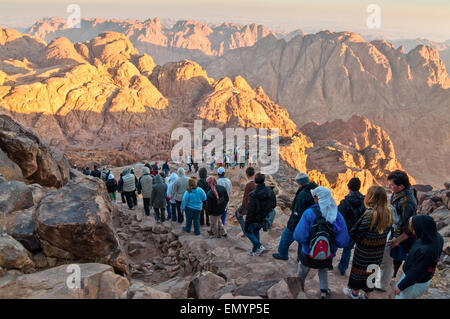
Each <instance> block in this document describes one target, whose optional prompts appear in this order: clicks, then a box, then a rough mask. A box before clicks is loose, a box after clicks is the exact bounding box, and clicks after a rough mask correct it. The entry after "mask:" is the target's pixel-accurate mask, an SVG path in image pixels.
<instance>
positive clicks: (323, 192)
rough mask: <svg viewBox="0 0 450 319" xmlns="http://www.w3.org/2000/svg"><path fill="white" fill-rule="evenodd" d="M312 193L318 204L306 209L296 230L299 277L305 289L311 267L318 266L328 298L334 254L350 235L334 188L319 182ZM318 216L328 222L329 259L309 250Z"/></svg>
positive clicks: (322, 286)
mask: <svg viewBox="0 0 450 319" xmlns="http://www.w3.org/2000/svg"><path fill="white" fill-rule="evenodd" d="M311 195H312V196H313V198H314V202H315V204H314V205H312V206H311V207H309V208H308V209H307V210H305V212H304V213H303V215H302V218H301V219H300V221H299V223H298V225H297V227H296V228H295V231H294V239H295V240H296V241H298V242H299V243H300V244H301V246H302V251H301V253H300V262H299V263H298V273H297V277H298V278H299V280H300V283H301V287H302V289H303V290H304V288H305V279H306V276H307V275H308V273H309V271H310V269H311V268H313V269H318V271H319V272H318V274H319V283H320V293H321V298H322V299H329V298H330V294H331V291H330V290H329V289H328V270H332V269H333V258H334V257H335V256H336V251H337V248H338V247H339V248H343V247H346V246H347V245H348V241H349V235H348V231H347V226H346V225H345V220H344V217H343V216H342V215H341V213H340V212H339V210H338V208H337V205H336V203H335V201H334V199H333V197H332V196H331V191H330V190H329V189H327V188H325V187H322V186H319V187H316V188H315V189H312V190H311ZM319 217H322V218H324V219H325V222H326V225H327V227H328V226H329V227H328V228H329V232H327V236H328V238H327V239H328V244H329V245H326V246H328V249H329V251H327V253H330V254H331V256H330V258H329V257H327V258H326V259H320V258H321V257H322V256H318V255H316V252H315V251H311V252H310V245H311V243H310V239H311V235H316V234H314V233H312V231H313V226H315V227H314V230H315V229H317V225H318V224H317V221H316V220H317V219H318V218H319ZM320 220H323V219H320ZM322 225H324V224H322ZM330 232H331V233H330ZM322 243H324V240H322ZM330 245H331V247H330ZM324 246H325V245H324ZM319 248H321V247H319ZM310 254H313V255H314V256H315V257H316V259H313V258H311V257H310Z"/></svg>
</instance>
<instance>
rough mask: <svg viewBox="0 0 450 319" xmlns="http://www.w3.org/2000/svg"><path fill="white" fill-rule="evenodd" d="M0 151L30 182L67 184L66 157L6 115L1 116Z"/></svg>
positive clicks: (51, 185) (67, 168)
mask: <svg viewBox="0 0 450 319" xmlns="http://www.w3.org/2000/svg"><path fill="white" fill-rule="evenodd" d="M0 149H1V150H2V151H3V152H4V153H5V154H6V155H7V157H8V158H9V162H14V163H15V164H16V165H17V166H19V167H20V169H21V171H22V175H23V177H24V178H26V179H27V180H28V181H29V182H32V183H38V184H41V185H43V186H49V187H61V186H63V185H64V184H66V183H67V182H68V179H69V162H68V161H67V159H66V158H65V157H64V155H63V154H62V153H61V152H59V151H57V150H55V149H52V148H50V147H49V146H48V145H47V144H46V143H45V142H43V141H42V140H41V139H40V138H39V137H38V136H37V135H36V134H34V133H33V132H32V131H30V130H28V129H26V128H24V127H23V126H22V125H20V124H18V123H16V122H15V121H13V120H12V119H11V118H10V117H9V116H7V115H0ZM9 166H11V165H9ZM15 170H17V168H15ZM9 171H11V170H9ZM11 172H12V171H11ZM5 176H6V175H5Z"/></svg>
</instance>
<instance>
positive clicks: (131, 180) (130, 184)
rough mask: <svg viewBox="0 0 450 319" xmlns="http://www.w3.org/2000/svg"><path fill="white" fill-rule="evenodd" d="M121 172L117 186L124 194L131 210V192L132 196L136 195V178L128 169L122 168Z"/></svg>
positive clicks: (132, 202) (132, 203) (132, 201)
mask: <svg viewBox="0 0 450 319" xmlns="http://www.w3.org/2000/svg"><path fill="white" fill-rule="evenodd" d="M122 174H123V176H122V178H121V179H120V180H119V185H118V187H119V189H121V190H122V192H123V194H124V196H125V199H126V201H127V205H128V208H129V209H130V210H132V209H133V205H134V200H133V193H134V196H136V179H135V176H134V175H133V174H131V173H130V170H129V169H124V170H123V172H122Z"/></svg>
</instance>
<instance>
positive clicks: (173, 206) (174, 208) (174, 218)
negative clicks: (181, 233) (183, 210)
mask: <svg viewBox="0 0 450 319" xmlns="http://www.w3.org/2000/svg"><path fill="white" fill-rule="evenodd" d="M170 211H171V216H172V221H173V222H176V221H177V204H176V203H170Z"/></svg>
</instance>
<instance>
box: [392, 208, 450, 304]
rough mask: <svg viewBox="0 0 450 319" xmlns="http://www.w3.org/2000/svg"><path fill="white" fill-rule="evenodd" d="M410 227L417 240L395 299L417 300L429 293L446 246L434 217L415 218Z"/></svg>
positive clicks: (421, 216)
mask: <svg viewBox="0 0 450 319" xmlns="http://www.w3.org/2000/svg"><path fill="white" fill-rule="evenodd" d="M409 227H410V231H411V232H412V233H414V234H415V236H416V240H415V242H414V244H413V246H412V247H411V250H410V252H409V254H408V258H407V259H406V262H405V265H404V266H403V275H402V277H401V278H400V280H399V282H398V283H397V285H396V287H395V289H394V292H395V295H396V296H395V299H416V298H418V297H420V296H421V295H423V294H424V293H425V292H427V290H428V287H429V286H430V282H431V279H432V278H433V276H434V273H435V270H436V265H437V263H438V262H439V259H440V256H441V253H442V249H443V246H444V240H443V239H442V236H441V235H440V234H439V233H438V231H437V227H436V222H435V221H434V220H433V218H432V217H430V216H426V215H418V216H414V217H412V218H411V219H410V223H409Z"/></svg>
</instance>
